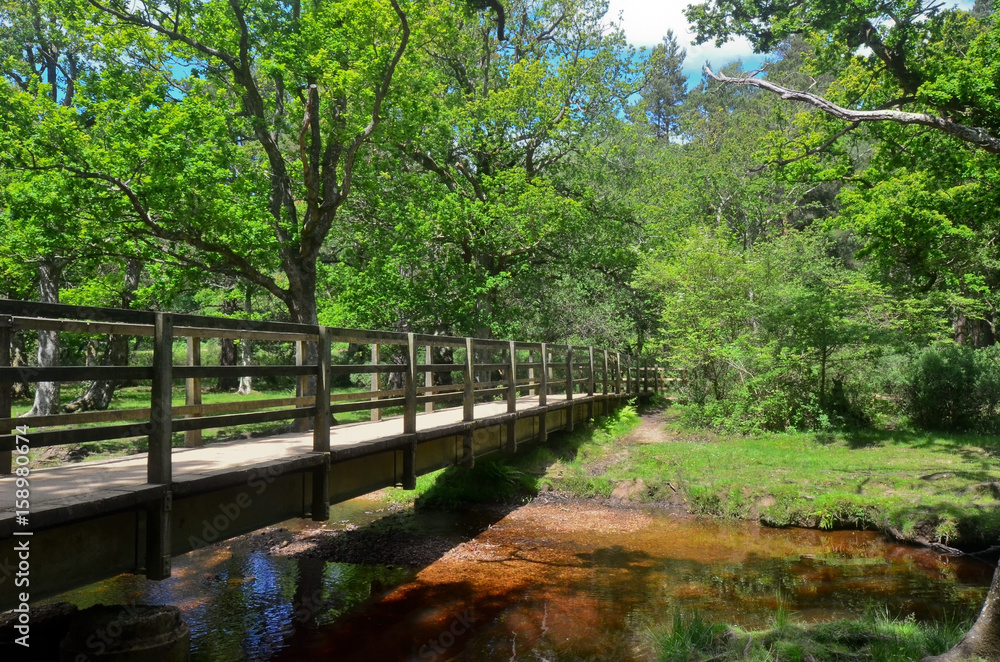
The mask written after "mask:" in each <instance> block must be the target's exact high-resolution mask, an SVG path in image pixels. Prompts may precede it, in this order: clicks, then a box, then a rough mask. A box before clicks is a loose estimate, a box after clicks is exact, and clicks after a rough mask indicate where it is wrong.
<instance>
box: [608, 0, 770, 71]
mask: <svg viewBox="0 0 1000 662" xmlns="http://www.w3.org/2000/svg"><path fill="white" fill-rule="evenodd" d="M691 2H692V0H681V1H678V0H661V1H660V2H655V1H653V2H651V1H650V0H611V1H610V7H609V9H608V13H607V17H606V18H607V20H608V21H613V22H615V23H617V24H618V25H620V26H621V28H622V29H623V30H624V31H625V37H626V39H628V41H629V43H631V44H632V45H634V46H637V47H640V48H642V47H645V48H651V47H653V46H655V45H657V44H659V43H660V42H661V41H663V37H664V35H666V34H667V30H673V31H674V35H675V36H676V37H677V43H678V44H679V45H680V46H681V47H682V48H684V49H685V50H687V59H686V60H685V61H684V73H686V74H688V75H689V76H692V78H698V77H700V73H701V69H702V67H703V66H704V65H705V62H706V61H708V62H710V63H711V64H712V66H713V67H714V68H716V69H717V68H719V67H721V66H722V65H723V64H726V63H727V62H731V61H733V60H736V59H742V60H744V61H745V62H748V63H749V62H750V61H752V62H753V63H757V62H759V61H760V57H759V56H755V55H754V54H753V47H752V46H750V42H748V41H747V40H746V39H743V38H739V39H735V40H733V41H730V42H727V43H726V44H723V45H722V46H721V47H720V48H716V47H715V44H714V43H706V44H701V45H700V46H695V45H693V44H692V43H691V42H692V41H693V40H694V33H693V32H692V31H691V29H690V27H689V26H688V22H687V19H686V18H685V17H684V8H685V7H687V6H688V5H689V4H691Z"/></svg>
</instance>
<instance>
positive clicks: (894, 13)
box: [687, 0, 1000, 660]
mask: <svg viewBox="0 0 1000 662" xmlns="http://www.w3.org/2000/svg"><path fill="white" fill-rule="evenodd" d="M991 4H992V3H979V4H977V6H976V7H975V8H974V12H972V13H968V12H964V11H961V10H958V9H945V8H944V6H943V4H941V3H935V2H931V1H929V0H917V1H910V0H886V1H885V2H878V3H851V4H846V5H845V4H844V3H839V2H832V1H830V0H806V1H805V2H790V1H786V0H773V1H772V0H752V1H751V2H742V1H740V0H711V1H710V2H705V3H702V4H698V5H694V6H692V7H689V8H688V10H687V16H688V18H689V20H691V21H692V22H693V23H694V24H695V27H696V30H697V33H698V40H699V42H705V41H708V40H711V39H714V40H716V42H717V43H720V42H723V41H725V40H727V39H729V38H730V37H732V36H735V35H742V36H745V37H747V38H749V39H750V41H751V42H752V43H753V44H754V46H755V48H756V49H757V50H758V51H759V52H767V51H769V50H771V49H772V48H774V47H775V46H776V45H777V44H778V43H779V42H780V41H782V40H783V39H786V38H787V37H789V36H790V35H793V34H804V35H806V36H807V38H809V39H810V41H811V43H812V44H813V45H814V47H815V54H814V56H813V58H812V66H813V67H814V70H815V71H823V72H828V73H831V72H832V73H834V74H835V75H836V76H837V84H836V85H835V86H834V87H833V88H831V90H829V91H828V93H827V94H826V95H825V96H823V95H819V94H815V93H812V92H808V91H803V90H799V89H793V88H791V87H788V86H785V85H781V84H778V83H775V82H772V81H769V80H766V79H764V78H758V77H753V76H728V75H719V74H715V73H713V72H712V71H711V70H710V69H707V70H706V72H707V73H708V75H709V76H711V77H713V78H715V79H716V80H719V81H721V82H724V83H727V84H732V85H741V86H751V87H756V88H759V89H763V90H767V91H769V92H772V93H775V94H777V95H779V96H780V97H781V98H782V99H784V100H788V101H795V102H801V103H804V104H808V105H809V106H812V107H814V108H818V109H819V110H821V111H822V112H823V113H825V114H826V115H828V116H830V117H832V118H836V119H837V120H840V121H841V122H847V123H848V124H847V125H846V127H845V126H843V125H841V127H840V128H839V129H838V130H837V131H836V132H833V131H831V132H829V133H828V134H827V135H826V136H824V137H823V138H821V139H818V140H815V141H813V142H812V143H811V144H805V145H803V148H802V149H800V150H798V151H799V153H798V154H795V155H794V156H792V157H791V158H789V159H782V160H781V161H780V162H783V163H788V162H791V161H793V160H799V159H802V158H807V157H809V156H811V155H812V154H815V153H816V152H818V151H820V150H822V149H825V148H827V147H829V146H830V145H832V144H834V143H835V142H836V141H837V140H839V139H840V138H842V136H844V135H845V134H848V133H854V132H857V131H858V130H860V129H861V128H862V127H864V128H866V129H867V130H868V135H869V136H871V139H872V140H873V142H874V144H875V145H876V152H875V154H874V155H873V158H872V164H873V167H872V168H869V169H868V170H867V171H866V172H865V173H863V176H862V177H861V184H862V186H861V187H859V189H860V191H859V192H858V193H855V194H852V196H853V197H852V198H851V199H850V202H852V203H853V209H851V210H849V211H850V214H849V218H848V221H849V223H850V224H851V225H852V226H853V228H854V229H855V230H856V231H859V232H860V233H862V236H864V237H865V239H866V240H867V241H866V246H865V250H866V251H867V252H869V253H870V254H872V255H873V256H875V257H876V259H881V260H882V264H883V267H884V268H885V267H888V268H890V269H892V270H893V271H894V272H895V273H894V275H895V276H896V278H897V279H898V280H897V282H900V281H901V282H902V283H903V284H904V285H905V286H907V287H909V288H912V289H916V290H921V289H922V290H923V291H925V292H926V291H930V290H932V289H935V288H949V289H951V290H952V291H954V292H956V293H959V294H962V295H966V296H968V295H970V294H978V295H980V297H979V298H980V301H981V302H982V304H983V305H984V306H985V307H986V308H987V310H985V311H980V314H981V315H982V316H983V318H984V319H983V321H984V322H985V323H987V324H988V325H989V326H990V327H991V331H992V332H993V333H991V334H990V335H991V336H994V337H995V323H996V322H995V320H996V291H997V286H998V284H1000V283H998V280H997V271H996V269H995V267H994V266H993V265H995V264H996V248H995V247H994V246H993V242H992V239H989V238H990V237H992V236H993V235H994V234H995V229H996V228H995V224H994V223H995V222H994V221H993V220H992V219H990V218H989V216H992V214H988V213H987V212H985V210H987V209H995V207H996V204H995V203H996V183H997V182H998V172H1000V168H998V167H997V166H998V162H997V156H996V155H997V154H1000V108H998V107H997V106H996V102H995V100H996V98H997V97H998V94H997V93H998V91H1000V75H997V72H998V68H1000V63H998V62H997V60H996V57H995V53H996V52H997V47H998V46H1000V24H998V23H997V22H996V21H995V20H993V15H992V11H991V9H992V7H991V6H989V5H991ZM862 47H864V48H862ZM903 154H905V156H903ZM901 161H905V162H906V163H901ZM907 181H909V182H910V185H909V186H908V185H907V184H906V182H907ZM913 185H916V189H915V190H913V191H911V190H909V189H911V188H912V187H913ZM878 188H881V189H882V190H881V191H878V190H876V189H878ZM865 189H869V190H867V191H866V190H865ZM886 192H890V193H891V195H890V196H888V198H889V200H888V201H887V200H886V198H887V196H886V195H884V194H885V193H886ZM894 199H895V201H896V202H895V204H897V206H898V202H903V203H904V204H903V206H902V207H897V208H896V209H893V208H892V205H894V202H893V200H894ZM893 258H895V259H893ZM941 258H943V259H941ZM893 263H895V264H893ZM956 266H957V269H956V268H955V267H956ZM966 312H967V311H964V310H957V311H956V312H955V315H954V319H955V323H956V326H957V327H958V326H960V327H965V323H964V322H963V321H962V320H963V319H964V317H965V315H966ZM956 330H958V329H956ZM956 335H958V334H956ZM998 602H1000V569H998V570H997V574H996V575H995V576H994V581H993V584H992V586H991V588H990V592H989V594H988V596H987V599H986V604H985V605H984V607H983V611H982V613H981V615H980V618H979V620H978V621H977V622H976V624H975V625H974V626H973V628H972V630H970V632H969V633H968V634H967V635H966V636H965V637H964V638H963V639H962V640H961V641H960V642H959V643H958V644H957V645H956V646H955V648H953V649H952V650H951V651H950V652H948V653H946V654H945V655H943V656H939V657H938V658H936V659H938V660H957V659H965V658H968V657H977V656H978V657H986V658H989V659H995V658H996V657H997V656H998V655H1000V610H998V609H997V604H998Z"/></svg>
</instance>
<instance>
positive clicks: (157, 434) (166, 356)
mask: <svg viewBox="0 0 1000 662" xmlns="http://www.w3.org/2000/svg"><path fill="white" fill-rule="evenodd" d="M173 326H174V323H173V316H172V315H170V314H169V313H156V317H155V322H154V329H153V387H152V393H151V400H152V402H151V406H150V418H149V424H150V432H149V453H148V456H147V459H146V481H147V482H149V483H155V484H160V485H166V486H167V492H166V494H165V495H164V498H163V499H162V500H161V501H158V502H155V503H152V504H150V505H149V507H148V508H147V511H146V577H148V578H149V579H166V578H167V577H169V576H170V511H171V509H172V505H173V501H172V493H171V492H170V485H171V483H172V482H173V470H172V465H171V455H170V453H171V437H172V428H171V423H172V418H171V416H172V412H171V386H172V383H173V380H172V373H173V344H174V334H173Z"/></svg>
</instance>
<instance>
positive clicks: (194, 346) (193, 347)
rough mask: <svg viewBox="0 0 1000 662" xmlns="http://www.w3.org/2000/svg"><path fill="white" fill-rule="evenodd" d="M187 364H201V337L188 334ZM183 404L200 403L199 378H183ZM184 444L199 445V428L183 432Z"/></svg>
mask: <svg viewBox="0 0 1000 662" xmlns="http://www.w3.org/2000/svg"><path fill="white" fill-rule="evenodd" d="M187 364H188V365H189V366H197V365H201V338H197V337H194V336H188V339H187ZM184 404H186V405H200V404H201V378H200V377H190V378H188V379H186V380H184ZM191 416H201V414H200V413H199V414H189V415H188V417H191ZM184 446H185V447H187V448H194V447H196V446H201V430H187V431H185V432H184Z"/></svg>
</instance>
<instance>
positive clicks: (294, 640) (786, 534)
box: [49, 499, 993, 662]
mask: <svg viewBox="0 0 1000 662" xmlns="http://www.w3.org/2000/svg"><path fill="white" fill-rule="evenodd" d="M385 508H386V507H385V504H384V503H382V502H379V501H373V500H366V499H355V500H352V501H349V502H346V503H343V504H339V505H337V506H334V507H332V508H331V519H330V520H329V521H328V522H327V523H324V524H322V525H319V524H315V523H312V522H305V521H302V520H291V521H289V522H286V523H284V524H282V525H280V526H278V527H270V528H269V529H267V530H265V531H264V532H258V533H255V534H250V535H248V536H244V537H242V538H240V539H236V540H235V541H230V542H229V543H223V544H219V545H215V546H212V547H209V548H206V549H203V550H199V551H196V552H192V553H191V554H188V555H186V556H184V557H180V558H177V559H175V560H174V569H173V576H171V577H170V578H169V579H167V580H165V581H162V582H152V581H147V580H145V579H144V578H142V577H137V576H132V575H121V576H119V577H115V578H113V579H110V580H107V581H104V582H100V583H97V584H93V585H90V586H87V587H84V588H82V589H78V590H75V591H71V592H68V593H65V594H63V595H61V596H58V597H56V598H54V599H53V600H50V601H49V602H57V601H66V602H72V603H74V604H76V605H78V606H79V607H81V608H84V607H87V606H90V605H92V604H98V603H106V604H119V603H121V604H124V603H137V602H143V603H149V604H172V605H177V606H178V607H179V608H180V609H181V612H182V615H183V617H184V620H185V621H186V622H187V623H188V625H189V627H190V628H191V634H192V660H193V661H194V662H208V661H211V662H217V661H230V660H233V661H235V660H255V661H256V660H309V659H316V660H338V661H340V660H344V661H346V660H386V661H393V660H438V661H439V662H440V661H444V660H452V659H455V660H470V661H477V662H478V661H487V660H505V661H506V660H586V659H596V660H644V659H647V656H648V653H646V652H644V648H643V646H642V641H643V636H644V633H645V632H646V631H647V629H648V628H649V626H650V625H652V624H655V623H658V622H664V621H669V620H670V618H671V617H672V615H673V613H675V611H676V610H681V611H682V612H683V613H691V612H693V611H695V610H697V611H698V612H699V613H700V614H701V615H702V616H703V617H704V618H705V619H706V620H714V621H720V622H727V623H733V624H737V625H741V626H747V627H762V626H766V625H768V624H769V623H771V622H773V620H774V619H775V615H776V613H777V611H778V610H779V609H782V610H785V611H786V612H788V613H790V614H791V615H792V618H793V619H795V620H799V621H821V620H833V619H837V618H844V617H851V616H857V615H859V614H861V613H863V612H864V611H865V610H866V609H870V608H872V607H874V608H876V609H884V610H886V611H887V612H888V613H889V614H890V615H892V616H904V615H907V614H913V615H914V617H915V618H917V619H937V618H945V617H957V618H965V617H969V616H973V615H975V614H976V613H977V612H978V610H979V609H980V607H981V606H982V600H983V598H984V597H985V594H986V590H987V588H988V585H989V582H990V579H991V577H992V572H993V568H992V567H991V566H990V565H988V564H986V563H983V562H981V561H977V560H975V559H971V558H968V557H963V558H948V557H943V556H940V555H938V554H936V553H934V552H932V551H930V550H926V549H922V548H916V547H909V546H904V545H898V544H894V543H889V542H886V541H885V540H884V539H883V538H882V537H881V536H880V535H879V534H878V533H876V532H870V531H817V530H808V529H769V528H765V527H761V526H759V525H756V524H752V523H744V522H724V521H714V520H703V519H697V518H691V517H687V516H681V515H678V514H676V513H672V512H669V511H664V510H657V509H652V508H650V509H635V508H616V507H611V506H607V505H601V504H598V503H593V502H586V501H574V500H558V499H552V500H548V501H545V500H541V501H536V502H534V503H532V504H529V505H526V506H522V507H520V508H513V509H504V510H485V511H471V512H460V513H452V512H424V511H418V512H412V511H410V512H407V513H402V514H395V515H391V517H393V518H396V519H398V520H399V522H401V523H402V524H401V526H402V528H404V529H406V530H409V531H411V532H416V534H418V535H411V536H408V537H403V538H395V537H394V536H393V535H392V532H391V531H389V532H388V533H386V534H385V536H384V537H382V538H378V539H377V542H376V543H374V544H373V543H372V542H371V540H372V539H370V538H369V539H367V542H365V543H364V544H366V545H367V546H369V547H375V548H376V549H373V550H370V551H372V552H374V553H377V554H376V556H378V557H379V562H377V563H375V562H372V563H343V562H334V561H329V560H325V559H326V558H328V556H326V555H325V554H324V553H323V550H324V544H327V543H329V542H330V541H343V540H347V539H349V538H341V537H342V536H352V535H357V534H360V533H364V532H365V531H366V530H369V529H371V528H372V526H373V523H376V524H375V525H374V526H376V527H377V522H376V521H377V520H379V519H380V518H383V517H386V516H387V515H389V513H387V512H386V511H385ZM363 540H364V539H363ZM414 546H417V547H420V549H419V550H415V549H413V547H414ZM362 551H364V550H362ZM411 551H420V552H422V556H423V557H426V558H425V559H424V560H423V561H421V562H419V563H418V564H417V566H418V567H416V568H413V567H404V565H403V564H402V563H393V562H392V561H393V557H394V556H395V555H397V554H398V555H402V556H405V554H404V553H405V552H411ZM410 565H412V563H411V564H410Z"/></svg>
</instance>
